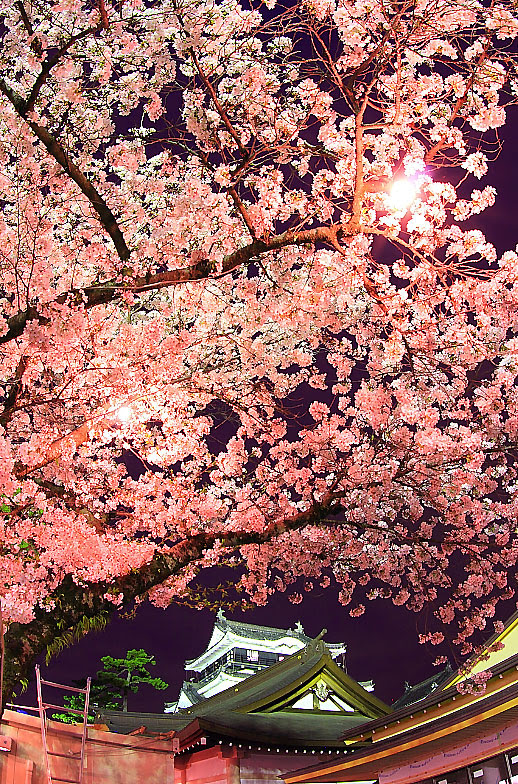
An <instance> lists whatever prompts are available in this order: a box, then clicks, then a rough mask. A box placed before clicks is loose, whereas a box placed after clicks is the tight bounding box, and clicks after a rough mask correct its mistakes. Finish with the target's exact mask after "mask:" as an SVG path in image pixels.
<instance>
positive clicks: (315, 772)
mask: <svg viewBox="0 0 518 784" xmlns="http://www.w3.org/2000/svg"><path fill="white" fill-rule="evenodd" d="M517 667H518V655H515V656H512V657H511V658H509V659H508V660H507V661H505V662H500V663H498V664H497V665H496V666H495V667H494V668H492V677H491V678H490V680H489V681H488V682H487V684H486V689H485V691H479V692H476V693H470V692H468V693H465V694H462V693H459V691H458V690H457V689H456V688H455V687H451V686H450V687H448V688H447V689H445V690H444V691H443V690H441V689H440V688H437V689H436V690H435V691H434V692H433V693H432V694H430V695H429V696H428V697H426V698H424V699H423V700H421V701H419V702H417V703H414V704H412V705H411V706H410V707H409V706H405V707H402V708H400V709H399V710H396V711H394V712H393V713H392V714H391V715H390V716H387V717H383V718H382V719H374V720H372V721H369V722H366V723H365V724H363V725H360V726H357V727H356V728H353V729H351V730H348V731H346V733H345V735H344V739H346V740H348V741H349V742H350V743H353V744H354V746H353V748H351V751H350V752H349V754H347V755H346V756H345V757H344V756H342V757H340V758H339V759H337V758H335V759H330V760H326V762H325V763H323V764H320V765H313V766H311V767H309V768H303V769H301V770H298V771H293V772H290V773H288V774H286V775H285V776H284V780H285V782H287V784H306V783H309V782H311V784H314V782H320V784H325V783H326V782H327V783H328V784H331V783H332V784H335V783H336V782H358V781H366V780H374V779H377V778H379V776H380V773H382V772H385V774H386V773H387V771H400V772H401V773H400V774H398V775H401V776H403V774H405V775H406V773H405V770H406V767H408V771H407V773H408V774H409V776H410V777H411V780H412V781H416V780H419V779H420V778H423V770H424V769H426V771H427V776H435V775H436V772H440V773H444V771H445V770H451V768H452V767H454V766H455V762H452V759H455V758H456V756H458V754H459V753H460V751H462V750H464V749H467V748H468V746H469V744H475V746H476V749H475V752H474V754H478V755H479V756H478V757H476V756H475V757H474V758H473V759H484V755H485V756H490V755H491V753H495V752H494V750H493V747H492V746H491V745H490V743H493V741H494V744H493V745H494V747H495V748H496V749H497V751H498V752H501V751H502V750H505V747H504V745H503V743H504V741H503V739H502V738H503V735H502V733H503V732H504V730H505V728H508V727H511V726H513V725H516V721H517V719H518V671H517ZM481 739H482V740H481ZM515 746H516V739H515V737H514V736H513V738H512V739H511V740H510V745H509V748H511V747H512V748H514V747H515ZM451 749H455V750H456V751H455V754H454V753H453V752H451ZM434 755H437V764H438V765H442V768H441V769H439V770H438V771H434V770H433V769H432V758H433V757H434ZM473 759H472V760H471V761H473ZM458 764H459V763H458V761H457V766H458ZM420 769H421V774H420V773H419V771H420Z"/></svg>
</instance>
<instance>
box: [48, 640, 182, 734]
mask: <svg viewBox="0 0 518 784" xmlns="http://www.w3.org/2000/svg"><path fill="white" fill-rule="evenodd" d="M101 662H102V665H103V669H101V670H98V672H97V676H96V677H95V678H93V679H92V682H91V686H90V709H89V711H88V721H89V722H92V721H93V720H94V718H95V714H96V713H97V712H98V710H99V709H100V708H107V709H109V710H122V711H127V710H128V695H129V693H130V692H132V693H133V694H135V693H136V692H137V691H138V690H139V687H140V685H141V684H142V683H147V684H149V686H152V687H153V688H154V689H158V690H160V691H162V690H163V689H167V687H168V686H169V684H168V683H166V682H165V681H163V680H162V678H153V677H152V676H151V673H150V672H149V670H148V667H149V666H155V664H156V661H155V658H154V656H150V655H149V653H146V651H145V650H144V649H143V648H140V649H139V650H135V649H132V650H130V651H128V652H127V653H126V656H125V657H124V658H122V659H117V658H114V657H113V656H103V657H102V658H101ZM75 684H76V685H77V686H79V688H85V686H86V679H82V680H81V681H75ZM64 701H65V703H66V705H67V707H69V708H72V709H74V710H84V706H85V697H84V694H73V695H67V696H66V697H65V698H64ZM65 711H66V708H65ZM52 718H53V719H55V720H57V721H62V722H65V723H67V724H76V723H77V722H79V721H80V717H79V716H76V715H75V714H72V713H66V712H65V713H57V714H54V715H53V717H52Z"/></svg>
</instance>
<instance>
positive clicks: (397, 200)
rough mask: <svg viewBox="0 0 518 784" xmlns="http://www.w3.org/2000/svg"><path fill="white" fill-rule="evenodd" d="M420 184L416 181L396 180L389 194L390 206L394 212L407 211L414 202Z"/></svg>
mask: <svg viewBox="0 0 518 784" xmlns="http://www.w3.org/2000/svg"><path fill="white" fill-rule="evenodd" d="M420 187H421V183H420V182H419V181H418V180H407V179H402V180H396V181H395V182H394V184H393V185H392V188H391V189H390V193H389V201H390V206H391V207H392V209H394V210H407V209H408V208H409V207H410V205H411V204H412V202H413V201H414V200H415V198H416V196H417V193H418V191H419V188H420Z"/></svg>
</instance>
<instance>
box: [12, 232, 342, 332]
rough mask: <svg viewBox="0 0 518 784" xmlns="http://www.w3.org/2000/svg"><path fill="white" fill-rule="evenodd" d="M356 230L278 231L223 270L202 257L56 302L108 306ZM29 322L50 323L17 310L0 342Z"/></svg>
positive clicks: (232, 257) (228, 260)
mask: <svg viewBox="0 0 518 784" xmlns="http://www.w3.org/2000/svg"><path fill="white" fill-rule="evenodd" d="M355 231H356V229H355V228H354V227H351V228H350V229H349V228H348V227H346V226H345V227H344V226H341V225H339V224H334V225H331V226H319V227H317V228H315V229H307V230H305V231H298V232H297V231H286V232H284V233H283V234H279V235H278V236H277V237H273V238H270V239H269V240H268V242H265V241H264V240H260V239H256V240H254V241H253V242H251V243H249V244H248V245H244V246H243V247H242V248H238V250H235V251H234V252H233V253H229V254H228V255H227V256H225V258H224V259H223V262H222V265H221V269H219V270H215V269H214V268H213V266H212V265H211V263H210V262H209V261H207V260H206V259H203V260H201V261H199V262H197V263H196V264H191V265H189V266H188V267H182V268H181V269H175V270H168V271H166V272H158V273H156V274H155V275H142V276H140V277H137V278H134V279H133V280H130V281H128V282H121V281H116V280H111V281H106V282H104V283H102V284H97V285H95V286H87V287H85V288H80V289H70V291H67V292H64V293H63V294H60V295H59V297H57V298H56V300H55V304H57V305H62V304H64V303H66V302H69V303H71V304H77V305H78V306H82V305H83V304H84V307H85V308H92V307H95V306H96V305H107V304H108V303H110V302H113V301H114V300H116V299H118V298H119V297H120V296H121V294H122V293H123V292H124V291H131V292H132V293H139V292H143V291H152V290H157V289H161V288H165V287H167V286H176V285H178V284H181V283H187V282H192V281H196V280H205V279H208V278H217V277H222V276H224V275H228V274H229V273H231V272H233V271H234V270H236V269H238V268H239V267H241V266H243V265H245V264H248V263H249V262H250V261H251V260H252V259H254V258H256V257H257V256H262V255H264V254H266V253H270V252H272V251H275V250H280V249H281V248H285V247H288V246H289V245H316V244H318V243H327V244H330V245H332V247H336V241H337V235H338V234H339V233H342V234H352V233H354V232H355ZM52 304H53V303H50V304H48V305H46V308H47V309H49V310H51V309H52ZM30 321H37V322H38V323H39V324H48V323H49V317H48V315H46V313H45V314H44V313H40V312H39V311H38V310H37V309H36V308H34V307H30V308H28V309H27V310H25V311H23V312H20V313H16V314H15V315H14V316H11V317H10V318H9V319H8V321H7V324H8V331H7V332H6V333H5V335H2V336H1V337H0V344H2V343H8V342H9V341H11V340H14V339H16V338H18V337H20V336H21V335H22V334H23V331H24V329H25V327H26V326H27V324H28V323H29V322H30Z"/></svg>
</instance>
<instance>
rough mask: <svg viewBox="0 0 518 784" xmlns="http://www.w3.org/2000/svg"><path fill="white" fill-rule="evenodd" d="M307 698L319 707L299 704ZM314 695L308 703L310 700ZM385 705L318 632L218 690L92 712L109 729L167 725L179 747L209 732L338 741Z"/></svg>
mask: <svg viewBox="0 0 518 784" xmlns="http://www.w3.org/2000/svg"><path fill="white" fill-rule="evenodd" d="M312 699H313V700H314V702H315V701H316V702H317V703H318V705H323V706H326V705H330V706H331V707H330V708H329V707H327V708H314V707H313V708H309V709H308V708H307V707H300V706H301V704H303V705H304V704H305V703H304V700H312ZM314 702H313V703H312V704H313V705H314ZM388 713H390V708H389V707H388V706H387V705H385V703H383V702H381V700H379V699H377V697H375V696H374V695H373V694H372V693H370V692H368V691H366V690H365V689H364V688H363V687H362V686H361V685H360V684H359V683H357V682H356V681H355V680H353V679H352V678H351V677H350V676H349V675H347V674H346V673H345V672H344V671H343V670H341V669H340V667H338V666H337V664H336V663H335V662H334V661H333V659H332V657H331V656H330V654H329V651H328V649H327V646H326V645H325V643H323V642H322V641H321V640H311V641H310V642H309V644H308V645H306V646H305V647H304V648H303V649H302V650H300V651H297V652H296V653H294V654H293V655H292V656H288V657H286V658H285V659H284V660H283V661H280V662H278V663H277V664H274V665H272V666H271V667H268V668H266V669H263V670H260V671H259V672H257V673H256V674H255V675H251V676H250V677H249V678H246V679H245V680H243V681H241V682H240V683H238V684H236V685H235V686H232V687H231V688H229V689H226V690H225V691H222V692H220V693H219V694H215V695H214V696H213V697H209V698H207V699H205V700H203V701H202V702H200V703H198V704H196V705H192V706H191V707H190V708H186V709H183V710H179V711H178V712H177V713H174V714H159V715H156V714H140V713H132V714H130V713H121V712H118V711H104V712H103V713H102V714H101V716H100V720H101V721H102V722H104V723H106V724H107V725H108V727H109V729H111V730H116V731H119V732H131V731H133V730H135V729H137V728H138V727H141V726H145V727H146V728H147V731H148V732H150V733H153V732H169V731H171V730H174V731H175V732H176V733H177V734H178V737H179V738H180V740H181V744H182V747H184V746H188V745H189V744H190V743H191V742H192V738H193V737H197V736H200V734H202V735H205V736H206V735H207V734H209V735H210V736H211V741H210V742H211V743H212V742H217V739H220V740H229V739H236V740H239V739H241V740H244V741H253V742H254V743H272V744H275V743H283V744H286V745H297V746H300V745H304V746H310V747H311V746H312V747H320V746H331V747H343V745H344V744H343V742H342V741H341V740H340V737H341V736H342V735H343V734H344V733H345V732H346V731H347V730H351V729H352V728H353V727H355V726H357V725H359V724H362V723H365V721H366V720H368V719H369V718H371V719H372V718H375V717H379V716H385V715H387V714H388Z"/></svg>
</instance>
